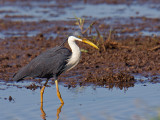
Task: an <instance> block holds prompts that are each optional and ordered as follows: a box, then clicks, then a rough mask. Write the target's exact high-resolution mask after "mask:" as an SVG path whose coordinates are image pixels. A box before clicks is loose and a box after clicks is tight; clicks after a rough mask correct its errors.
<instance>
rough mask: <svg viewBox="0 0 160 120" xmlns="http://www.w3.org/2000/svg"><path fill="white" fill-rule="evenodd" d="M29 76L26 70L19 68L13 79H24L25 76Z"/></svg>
mask: <svg viewBox="0 0 160 120" xmlns="http://www.w3.org/2000/svg"><path fill="white" fill-rule="evenodd" d="M26 76H27V74H26V72H25V70H24V69H23V68H22V69H21V70H19V71H18V72H17V73H15V74H14V75H13V81H17V82H19V81H22V80H23V78H25V77H26Z"/></svg>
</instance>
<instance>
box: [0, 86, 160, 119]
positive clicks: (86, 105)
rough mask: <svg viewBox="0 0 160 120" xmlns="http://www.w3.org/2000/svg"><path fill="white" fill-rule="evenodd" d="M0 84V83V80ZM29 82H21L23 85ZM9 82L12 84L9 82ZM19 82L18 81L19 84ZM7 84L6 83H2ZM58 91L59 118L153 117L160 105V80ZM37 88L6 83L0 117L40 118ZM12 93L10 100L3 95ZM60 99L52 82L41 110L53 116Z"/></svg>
mask: <svg viewBox="0 0 160 120" xmlns="http://www.w3.org/2000/svg"><path fill="white" fill-rule="evenodd" d="M1 84H2V83H1ZM26 84H31V83H21V85H22V86H23V85H26ZM10 85H11V84H10ZM19 85H20V84H19ZM1 86H4V88H5V87H6V86H5V85H1ZM59 87H60V92H61V95H62V97H63V100H64V102H65V104H64V106H62V108H61V112H60V114H59V117H60V118H59V119H60V120H61V119H65V120H76V119H81V120H82V119H83V118H85V119H91V120H97V119H99V120H100V119H101V120H105V119H107V118H112V119H118V120H128V119H131V118H132V119H134V118H136V116H139V117H141V118H145V119H148V118H153V117H154V116H156V114H157V113H156V112H157V108H158V107H160V106H158V105H160V101H159V100H160V94H159V91H160V87H159V84H149V83H147V84H136V85H135V86H134V87H132V88H128V90H126V91H124V90H119V89H118V88H114V89H111V90H109V89H108V88H102V87H96V86H82V87H79V86H78V87H76V88H70V89H68V88H67V87H64V86H63V85H60V86H59ZM39 92H40V89H36V90H35V91H32V90H28V89H26V88H17V87H15V86H8V88H6V89H5V90H0V98H1V99H0V100H1V102H0V106H1V116H0V119H2V120H11V119H12V120H28V119H34V120H40V119H42V118H41V114H42V113H41V110H40V93H39ZM9 96H12V98H13V99H14V100H12V101H10V102H9V100H8V99H7V100H5V99H4V98H8V97H9ZM60 105H61V104H60V102H59V100H58V98H57V95H56V88H55V85H53V86H51V87H47V88H46V89H45V93H44V104H43V110H44V112H45V113H46V119H47V120H51V119H56V118H57V116H56V114H57V109H58V108H59V107H60Z"/></svg>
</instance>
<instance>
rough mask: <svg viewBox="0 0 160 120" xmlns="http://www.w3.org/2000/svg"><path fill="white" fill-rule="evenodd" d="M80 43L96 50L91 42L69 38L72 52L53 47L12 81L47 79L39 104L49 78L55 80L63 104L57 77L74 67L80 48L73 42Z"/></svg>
mask: <svg viewBox="0 0 160 120" xmlns="http://www.w3.org/2000/svg"><path fill="white" fill-rule="evenodd" d="M76 40H77V41H81V42H85V43H88V44H90V45H92V46H93V47H95V48H97V49H98V47H97V46H96V45H94V44H93V43H92V42H90V41H88V40H82V39H79V38H76V37H74V36H70V37H69V38H68V44H69V46H70V48H71V50H72V51H70V50H69V49H67V48H64V47H61V46H59V47H55V48H51V49H49V50H47V51H46V52H43V53H42V54H40V55H39V56H37V57H36V58H34V59H33V60H32V61H31V62H30V63H29V64H27V65H26V66H25V67H23V68H22V69H20V70H19V71H18V72H17V73H16V74H15V75H14V77H13V80H14V81H21V80H23V78H25V77H27V76H28V77H33V78H35V77H39V78H47V81H46V83H45V84H44V86H43V88H42V89H41V97H42V99H41V102H43V92H44V89H45V86H46V84H47V82H48V79H49V78H51V77H54V78H55V80H56V81H55V82H56V88H57V95H58V97H59V99H60V101H61V103H63V100H62V98H61V96H60V93H59V89H58V81H57V78H58V76H59V75H60V74H61V73H63V72H64V71H67V70H70V69H72V68H73V67H75V66H76V65H77V64H78V62H79V60H80V56H81V52H80V48H79V47H78V46H77V45H76V43H75V41H76Z"/></svg>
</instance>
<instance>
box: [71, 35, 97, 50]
mask: <svg viewBox="0 0 160 120" xmlns="http://www.w3.org/2000/svg"><path fill="white" fill-rule="evenodd" d="M76 40H77V41H80V42H84V43H87V44H89V45H91V46H92V47H94V48H96V49H98V50H99V48H98V47H97V45H95V44H94V43H92V42H91V41H89V40H87V39H86V38H78V37H74V36H70V37H69V38H68V41H72V42H75V41H76Z"/></svg>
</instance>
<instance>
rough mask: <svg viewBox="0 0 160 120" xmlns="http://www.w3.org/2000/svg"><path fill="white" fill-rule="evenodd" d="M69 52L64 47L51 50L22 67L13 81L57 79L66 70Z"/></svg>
mask: <svg viewBox="0 0 160 120" xmlns="http://www.w3.org/2000/svg"><path fill="white" fill-rule="evenodd" d="M70 57H71V51H70V50H68V49H67V48H64V47H55V48H51V49H49V50H47V51H45V52H43V53H42V54H40V55H39V56H37V57H36V58H34V59H33V60H32V61H31V62H30V63H29V64H28V65H26V66H25V67H23V68H22V69H20V70H19V71H18V73H17V74H16V75H15V76H14V78H13V80H15V81H20V80H22V79H23V78H25V77H27V76H28V77H33V78H35V77H39V78H47V79H49V78H51V77H54V78H57V77H58V76H59V75H60V74H61V73H62V72H63V71H64V70H65V68H66V64H67V61H68V60H69V58H70Z"/></svg>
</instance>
